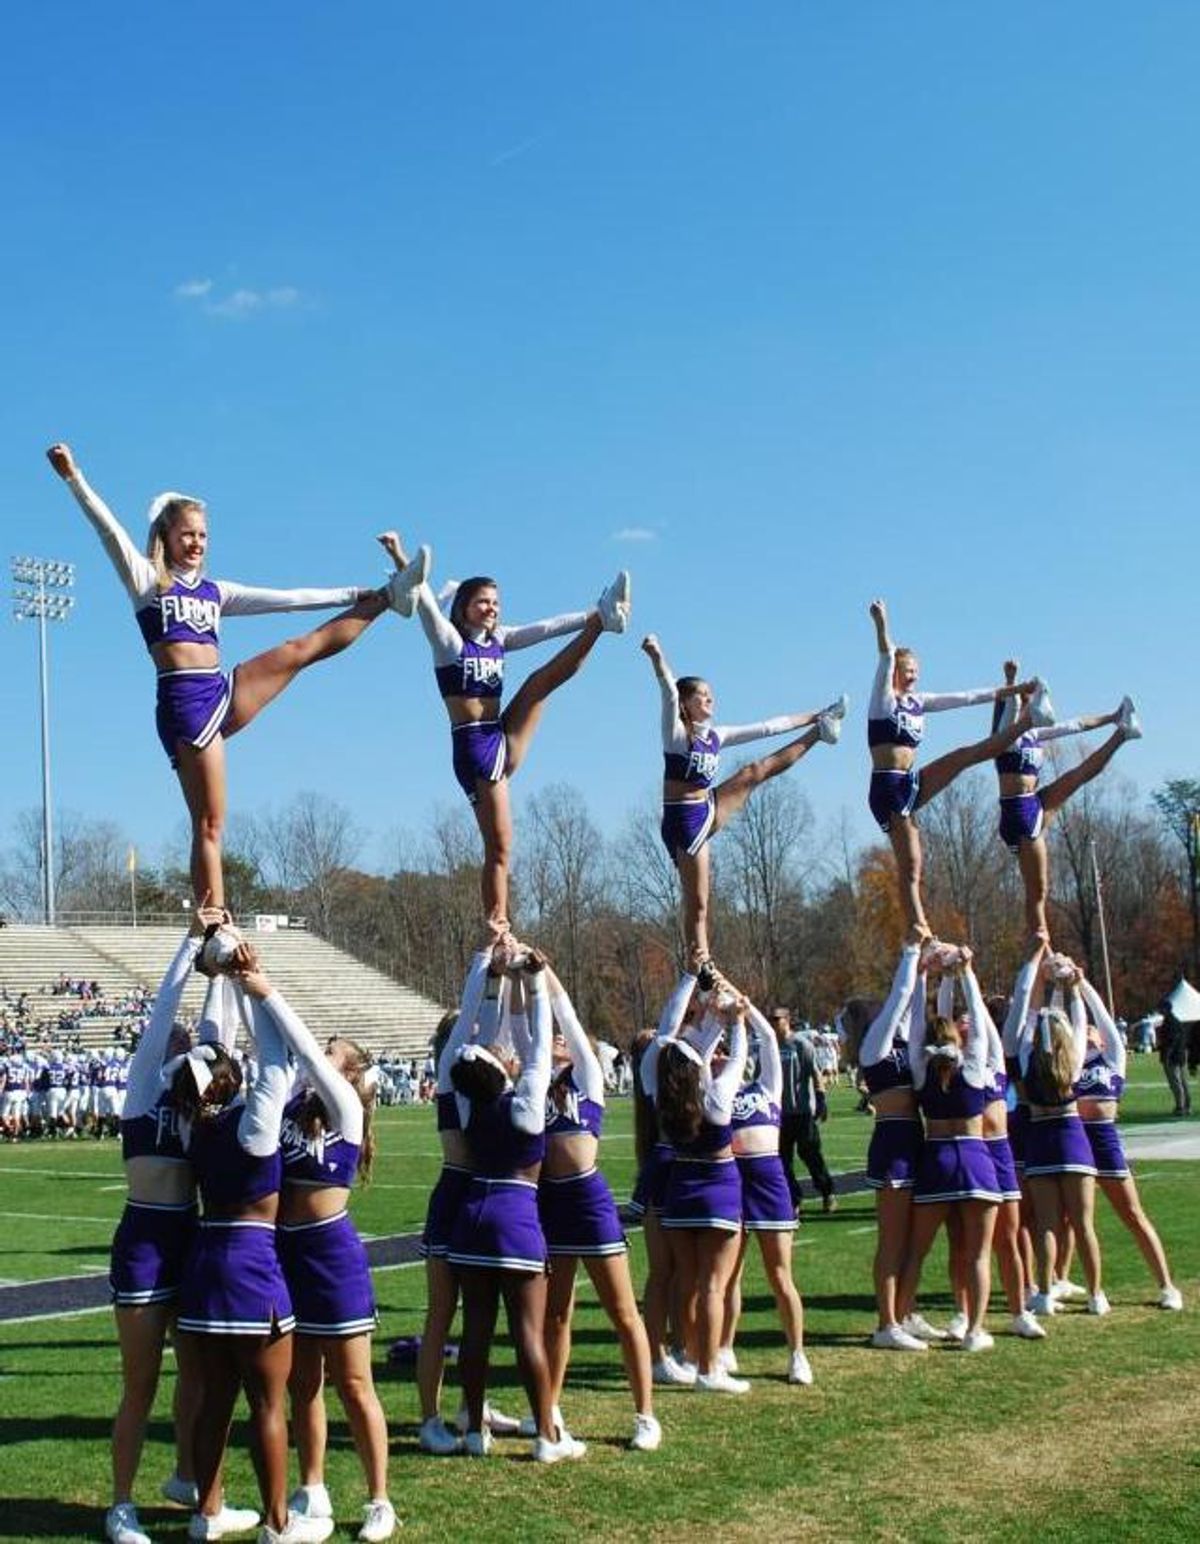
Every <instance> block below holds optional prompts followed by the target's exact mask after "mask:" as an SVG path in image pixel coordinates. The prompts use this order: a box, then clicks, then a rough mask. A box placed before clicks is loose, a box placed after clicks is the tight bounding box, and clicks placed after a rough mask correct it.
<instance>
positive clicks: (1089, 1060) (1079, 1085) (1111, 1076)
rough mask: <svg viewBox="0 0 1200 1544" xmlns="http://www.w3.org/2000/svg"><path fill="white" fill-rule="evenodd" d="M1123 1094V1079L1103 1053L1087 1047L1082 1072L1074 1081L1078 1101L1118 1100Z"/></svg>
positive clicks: (1093, 1047) (1092, 1047)
mask: <svg viewBox="0 0 1200 1544" xmlns="http://www.w3.org/2000/svg"><path fill="white" fill-rule="evenodd" d="M1124 1092H1125V1079H1124V1077H1123V1076H1122V1075H1121V1074H1120V1073H1119V1072H1118V1071H1117V1069H1116V1068H1115V1067H1114V1066H1113V1064H1112V1063H1111V1062H1110V1061H1109V1059H1108V1057H1107V1056H1105V1054H1104V1052H1103V1051H1100V1050H1097V1049H1096V1047H1095V1046H1091V1047H1089V1049H1088V1053H1087V1055H1086V1056H1085V1057H1084V1060H1083V1070H1082V1072H1080V1074H1079V1077H1078V1078H1077V1079H1076V1081H1075V1093H1076V1096H1077V1097H1078V1098H1080V1099H1120V1097H1121V1095H1122V1094H1123V1093H1124Z"/></svg>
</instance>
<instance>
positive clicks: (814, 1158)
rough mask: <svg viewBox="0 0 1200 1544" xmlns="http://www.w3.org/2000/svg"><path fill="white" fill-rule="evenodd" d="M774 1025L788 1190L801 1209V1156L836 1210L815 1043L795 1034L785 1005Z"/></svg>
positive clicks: (774, 1017)
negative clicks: (823, 1129)
mask: <svg viewBox="0 0 1200 1544" xmlns="http://www.w3.org/2000/svg"><path fill="white" fill-rule="evenodd" d="M771 1027H772V1029H773V1030H774V1031H775V1038H776V1039H777V1040H778V1042H779V1055H780V1059H781V1061H782V1062H783V1105H782V1110H781V1116H782V1119H781V1122H780V1127H779V1155H780V1157H781V1158H782V1159H783V1167H784V1171H785V1172H786V1174H787V1182H788V1189H789V1190H790V1191H791V1194H792V1200H793V1201H794V1202H795V1203H796V1211H797V1212H799V1210H800V1203H801V1190H800V1181H799V1180H798V1179H797V1178H796V1168H795V1163H796V1158H797V1156H799V1158H800V1159H801V1160H802V1162H803V1163H804V1165H805V1167H806V1168H807V1169H808V1172H809V1174H810V1175H811V1176H812V1182H813V1185H814V1186H815V1187H816V1189H817V1192H818V1194H819V1195H820V1197H821V1204H822V1207H823V1209H824V1210H825V1211H827V1212H832V1211H836V1210H837V1197H836V1196H835V1195H834V1193H833V1192H834V1186H833V1175H832V1174H830V1172H829V1167H828V1165H827V1164H826V1162H825V1156H824V1154H823V1153H822V1152H821V1124H820V1123H821V1122H822V1121H823V1120H824V1119H825V1118H826V1115H827V1113H828V1112H827V1109H826V1104H825V1083H824V1079H823V1078H822V1077H821V1074H820V1073H819V1072H818V1071H817V1061H816V1055H815V1053H814V1051H813V1048H812V1045H811V1044H810V1043H809V1041H808V1040H807V1039H806V1038H805V1037H804V1036H803V1035H796V1034H793V1033H792V1020H791V1014H790V1013H789V1012H788V1010H787V1009H786V1008H776V1009H775V1010H774V1011H773V1012H772V1014H771Z"/></svg>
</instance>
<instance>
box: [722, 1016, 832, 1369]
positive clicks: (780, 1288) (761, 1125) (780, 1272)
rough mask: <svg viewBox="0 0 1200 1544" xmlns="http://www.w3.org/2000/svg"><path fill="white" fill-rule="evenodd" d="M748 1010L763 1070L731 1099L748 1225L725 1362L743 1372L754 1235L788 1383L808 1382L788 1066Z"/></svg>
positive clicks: (731, 1298) (729, 1303)
mask: <svg viewBox="0 0 1200 1544" xmlns="http://www.w3.org/2000/svg"><path fill="white" fill-rule="evenodd" d="M746 1013H747V1016H748V1018H749V1020H750V1025H751V1030H752V1033H753V1036H754V1039H753V1048H754V1049H755V1050H756V1052H757V1061H758V1070H757V1072H756V1074H755V1076H754V1077H753V1079H752V1080H751V1081H750V1082H748V1083H745V1084H743V1085H742V1087H741V1088H740V1089H739V1090H738V1091H737V1093H736V1094H735V1095H734V1099H733V1114H732V1120H731V1126H732V1146H733V1155H734V1157H735V1158H736V1159H737V1166H738V1174H739V1176H740V1178H741V1183H742V1219H743V1220H742V1235H741V1238H740V1240H739V1243H738V1259H737V1264H736V1266H735V1268H734V1272H733V1276H732V1279H731V1283H730V1285H731V1291H730V1293H729V1294H728V1296H727V1299H726V1316H725V1333H724V1336H723V1345H722V1352H721V1359H722V1361H723V1362H724V1364H725V1366H726V1368H727V1370H728V1371H729V1372H736V1371H737V1366H736V1362H735V1360H734V1354H733V1341H734V1335H735V1333H736V1330H737V1320H738V1317H739V1315H740V1312H741V1289H740V1282H741V1274H742V1267H743V1264H744V1262H745V1258H746V1243H747V1240H748V1238H749V1237H750V1235H751V1234H753V1235H754V1237H755V1238H756V1239H757V1240H758V1247H759V1251H760V1253H761V1254H762V1262H763V1270H764V1271H765V1272H766V1277H767V1284H768V1285H769V1286H770V1288H771V1294H772V1296H773V1297H774V1299H775V1307H776V1308H777V1309H778V1312H779V1320H780V1323H781V1324H782V1325H783V1333H784V1336H785V1338H786V1340H787V1345H788V1354H789V1361H788V1382H789V1383H798V1384H804V1385H808V1384H811V1383H812V1381H813V1375H812V1368H811V1366H810V1365H809V1361H808V1357H807V1356H806V1355H805V1351H804V1304H803V1303H802V1302H801V1299H800V1293H799V1292H798V1291H797V1290H796V1283H795V1281H794V1279H793V1277H792V1239H793V1235H794V1234H795V1231H796V1206H795V1202H794V1201H793V1200H792V1194H791V1190H790V1188H789V1186H788V1177H787V1172H786V1170H785V1169H784V1167H783V1160H782V1159H781V1158H780V1156H779V1128H780V1123H781V1119H782V1117H781V1113H780V1106H781V1101H782V1099H783V1062H782V1059H781V1057H780V1054H779V1041H778V1039H777V1038H776V1035H775V1031H774V1029H773V1028H772V1027H771V1025H770V1024H769V1023H768V1022H767V1020H766V1019H765V1018H764V1017H763V1015H762V1014H761V1013H760V1012H759V1011H758V1009H757V1008H756V1007H755V1006H754V1005H753V1003H751V1004H749V1005H748V1006H747V1009H746Z"/></svg>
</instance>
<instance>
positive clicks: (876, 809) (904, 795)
mask: <svg viewBox="0 0 1200 1544" xmlns="http://www.w3.org/2000/svg"><path fill="white" fill-rule="evenodd" d="M920 793H921V774H920V773H919V772H918V771H917V769H916V768H915V767H910V768H909V769H908V771H907V772H898V771H889V770H887V769H886V768H876V769H875V771H873V772H872V773H871V786H870V789H869V791H868V793H867V804H868V805H869V806H870V810H871V814H872V815H874V817H875V819H876V821H877V823H878V825H879V829H880V830H881V831H882V832H883V834H884V835H885V836H886V835H887V834H888V832H889V831H890V830H891V829H892V821H893V819H894V818H895V817H896V816H897V815H911V814H912V812H913V810H915V809H916V807H917V799H918V798H919V797H920Z"/></svg>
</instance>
